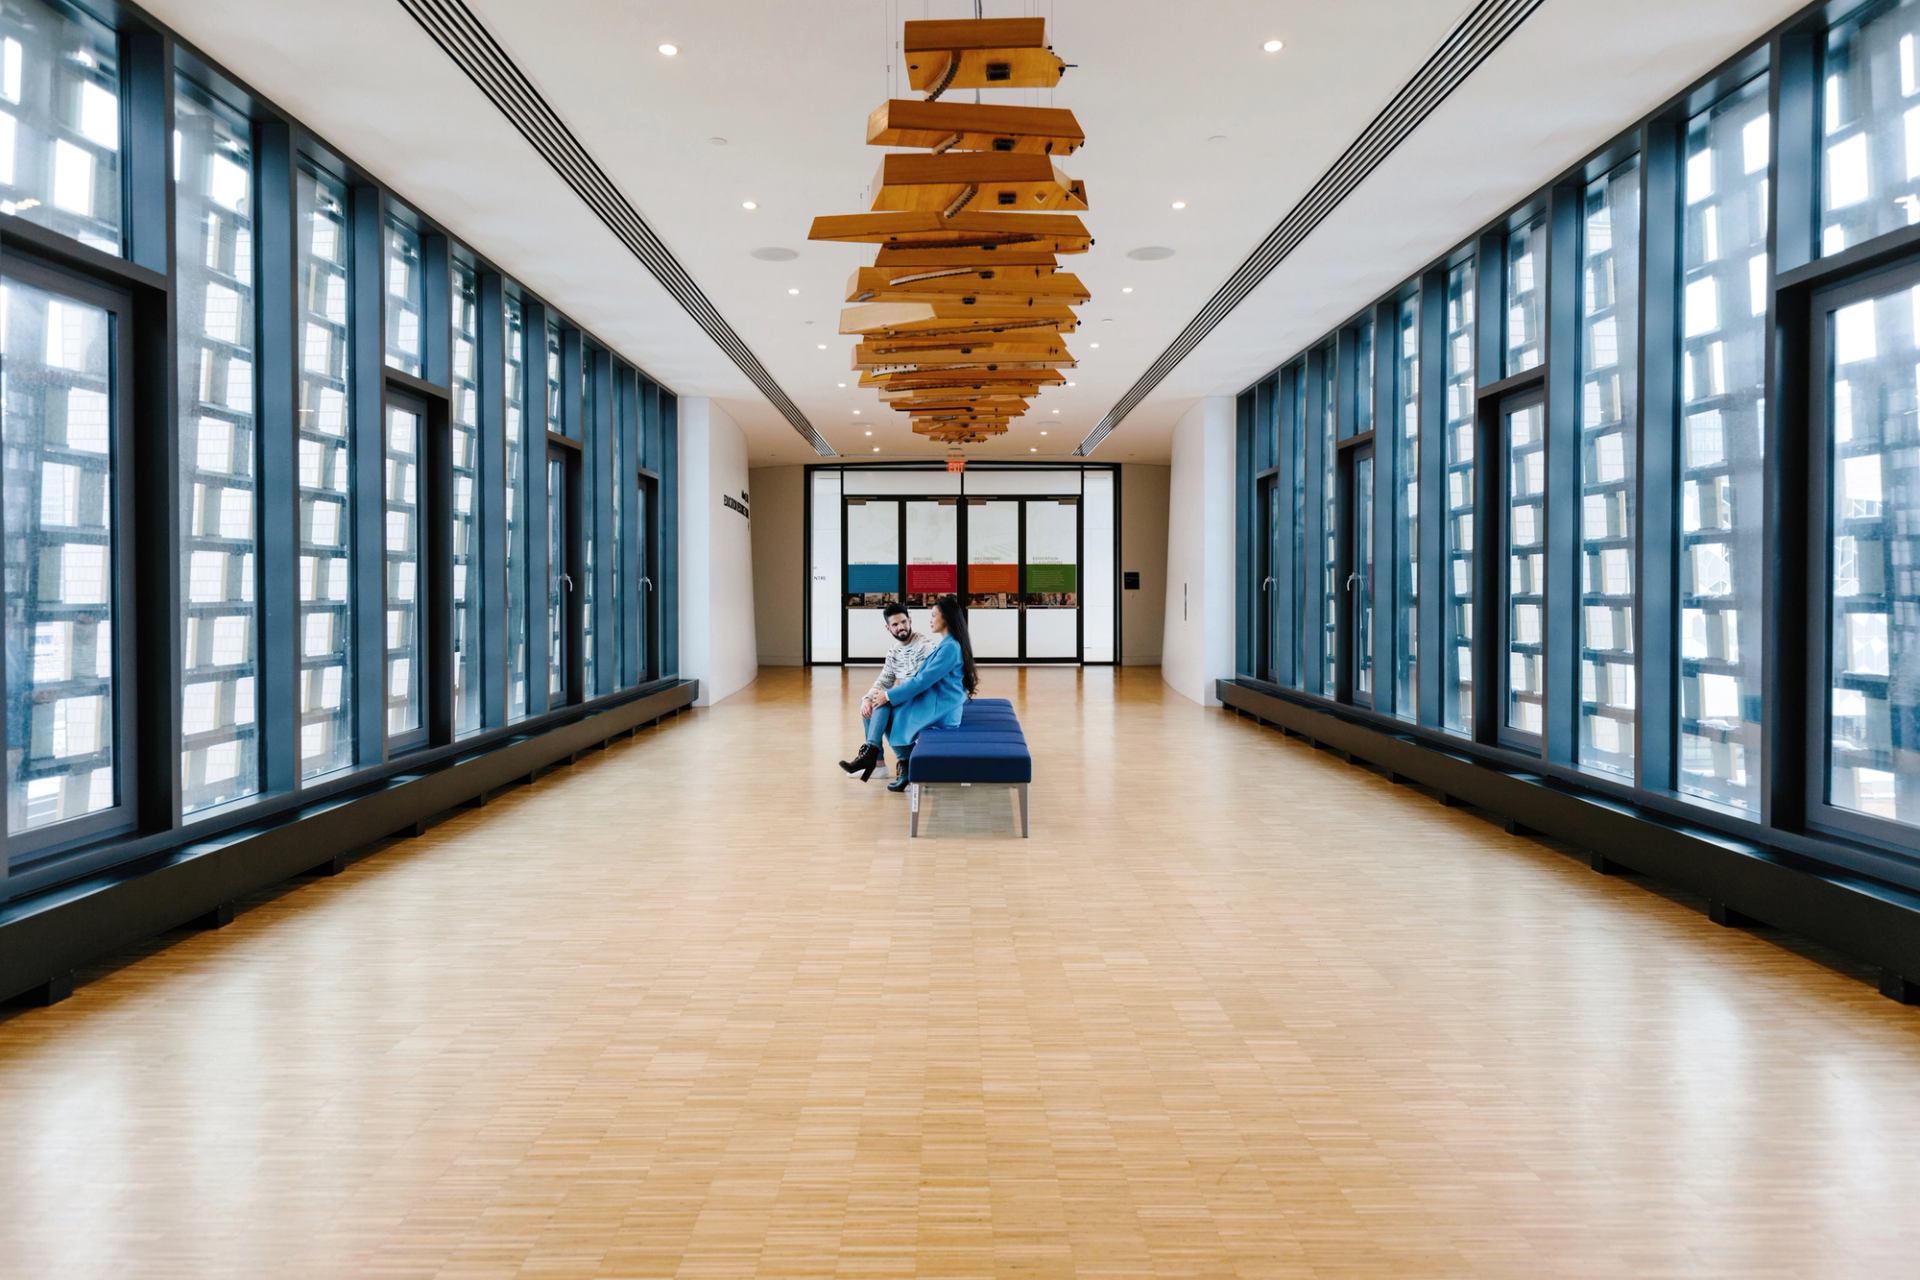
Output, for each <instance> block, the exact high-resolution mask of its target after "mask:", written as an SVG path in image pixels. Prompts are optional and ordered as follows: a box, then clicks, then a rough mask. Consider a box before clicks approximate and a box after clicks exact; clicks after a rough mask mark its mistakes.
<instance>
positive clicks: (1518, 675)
mask: <svg viewBox="0 0 1920 1280" xmlns="http://www.w3.org/2000/svg"><path fill="white" fill-rule="evenodd" d="M1546 427H1547V413H1546V405H1545V404H1544V402H1543V401H1542V400H1541V398H1540V396H1539V395H1538V394H1537V393H1536V394H1533V395H1529V396H1526V397H1523V398H1520V399H1516V400H1513V401H1510V402H1508V403H1506V404H1504V405H1502V406H1501V409H1500V454H1501V463H1502V466H1501V476H1502V483H1503V484H1504V486H1505V493H1504V494H1503V495H1502V501H1501V506H1500V535H1501V536H1500V541H1501V547H1502V551H1503V553H1504V557H1505V561H1506V567H1507V568H1506V577H1505V582H1504V584H1503V585H1504V588H1505V589H1504V591H1503V595H1504V596H1505V600H1504V601H1503V602H1502V603H1503V607H1502V610H1501V616H1500V652H1501V654H1502V655H1503V657H1504V660H1505V679H1504V681H1503V684H1504V685H1505V688H1504V690H1503V693H1504V697H1503V706H1502V712H1501V720H1500V737H1501V739H1502V740H1503V741H1511V742H1514V743H1515V744H1516V745H1519V746H1523V747H1528V748H1532V749H1538V747H1539V744H1540V732H1541V728H1542V722H1543V716H1544V712H1545V709H1546V690H1545V676H1546V662H1545V656H1544V655H1545V652H1546V634H1545V627H1546V595H1545V589H1546V535H1547V528H1546V526H1547V520H1546V515H1547V430H1546Z"/></svg>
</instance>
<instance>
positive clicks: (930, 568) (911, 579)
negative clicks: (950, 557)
mask: <svg viewBox="0 0 1920 1280" xmlns="http://www.w3.org/2000/svg"><path fill="white" fill-rule="evenodd" d="M959 589H960V570H959V568H958V567H957V566H955V565H950V564H910V565H908V566H907V590H908V591H910V592H920V591H944V592H954V591H958V590H959Z"/></svg>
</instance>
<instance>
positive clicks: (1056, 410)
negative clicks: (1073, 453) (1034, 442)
mask: <svg viewBox="0 0 1920 1280" xmlns="http://www.w3.org/2000/svg"><path fill="white" fill-rule="evenodd" d="M1054 412H1055V413H1058V412H1060V411H1059V410H1058V409H1055V410H1054ZM1040 434H1041V435H1045V434H1047V433H1046V432H1044V431H1042V432H1041V433H1040Z"/></svg>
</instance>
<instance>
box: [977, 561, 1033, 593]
mask: <svg viewBox="0 0 1920 1280" xmlns="http://www.w3.org/2000/svg"><path fill="white" fill-rule="evenodd" d="M967 590H968V591H982V592H985V591H1018V590H1020V566H1019V565H1017V564H970V565H968V566H967Z"/></svg>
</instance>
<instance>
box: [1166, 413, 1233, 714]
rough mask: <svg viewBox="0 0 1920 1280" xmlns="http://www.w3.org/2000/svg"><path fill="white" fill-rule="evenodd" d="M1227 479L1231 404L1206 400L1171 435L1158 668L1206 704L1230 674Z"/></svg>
mask: <svg viewBox="0 0 1920 1280" xmlns="http://www.w3.org/2000/svg"><path fill="white" fill-rule="evenodd" d="M1233 480H1234V418H1233V398H1232V397H1231V396H1209V397H1207V398H1206V399H1204V400H1201V401H1199V402H1198V403H1196V404H1195V405H1194V406H1193V408H1191V409H1189V410H1188V411H1187V413H1186V416H1184V417H1183V418H1181V419H1180V423H1179V425H1178V426H1176V427H1175V428H1174V429H1173V474H1172V478H1171V481H1170V483H1169V485H1168V493H1167V617H1166V625H1165V629H1164V631H1163V633H1162V634H1163V635H1164V636H1165V639H1164V641H1163V642H1162V644H1161V655H1160V670H1161V676H1162V678H1163V679H1164V680H1166V682H1167V683H1168V684H1169V685H1171V686H1172V687H1173V688H1174V689H1175V690H1176V691H1178V692H1180V693H1182V694H1185V695H1186V696H1187V697H1189V698H1192V699H1193V700H1194V701H1195V702H1199V703H1203V704H1206V705H1210V706H1214V705H1218V703H1219V699H1218V698H1216V697H1214V695H1213V682H1214V681H1215V680H1217V679H1220V678H1222V677H1226V676H1231V675H1232V674H1233V609H1234V599H1233V511H1234V507H1233V499H1234V494H1233Z"/></svg>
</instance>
